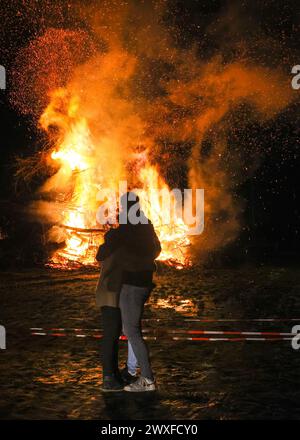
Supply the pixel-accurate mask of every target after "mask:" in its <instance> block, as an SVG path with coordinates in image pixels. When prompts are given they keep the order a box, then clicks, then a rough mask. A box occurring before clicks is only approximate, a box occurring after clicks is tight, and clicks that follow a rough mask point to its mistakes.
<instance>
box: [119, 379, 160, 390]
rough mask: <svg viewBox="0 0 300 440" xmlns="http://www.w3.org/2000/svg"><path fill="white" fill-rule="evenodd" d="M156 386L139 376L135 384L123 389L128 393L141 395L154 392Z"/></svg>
mask: <svg viewBox="0 0 300 440" xmlns="http://www.w3.org/2000/svg"><path fill="white" fill-rule="evenodd" d="M155 390H156V386H155V383H154V382H153V381H151V380H150V379H147V378H146V377H142V376H140V377H139V378H138V379H137V380H136V381H135V382H133V383H131V384H130V385H126V387H124V391H129V392H132V393H143V392H145V391H155Z"/></svg>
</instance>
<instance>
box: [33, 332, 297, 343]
mask: <svg viewBox="0 0 300 440" xmlns="http://www.w3.org/2000/svg"><path fill="white" fill-rule="evenodd" d="M266 333H267V332H266ZM205 334H224V333H222V332H219V333H217V332H206V333H205ZM226 334H234V335H236V334H239V335H241V336H242V335H245V336H242V337H233V338H232V337H231V338H222V337H219V338H213V337H187V336H170V337H169V338H168V339H171V340H173V341H210V342H217V341H228V342H238V341H239V342H241V341H268V342H269V341H290V340H292V339H293V337H286V336H283V335H293V334H292V333H279V332H277V333H276V336H275V335H274V336H273V335H272V336H271V337H270V335H269V337H257V336H260V335H261V332H257V333H255V332H227V333H226ZM249 334H251V335H252V336H256V335H257V336H256V337H248V336H247V335H249ZM166 335H167V333H166ZM278 335H280V336H278ZM31 336H52V337H67V336H75V337H77V338H87V337H92V338H95V339H101V338H102V337H103V335H102V334H99V333H94V334H92V335H87V334H81V333H75V334H73V335H72V334H70V333H69V334H68V333H55V332H51V331H50V332H46V331H44V332H41V331H39V332H37V331H32V332H31ZM293 336H294V335H293ZM144 339H146V340H151V341H156V340H158V339H160V338H159V337H157V336H144ZM162 339H163V338H162ZM120 340H121V341H127V338H126V336H123V335H122V336H120Z"/></svg>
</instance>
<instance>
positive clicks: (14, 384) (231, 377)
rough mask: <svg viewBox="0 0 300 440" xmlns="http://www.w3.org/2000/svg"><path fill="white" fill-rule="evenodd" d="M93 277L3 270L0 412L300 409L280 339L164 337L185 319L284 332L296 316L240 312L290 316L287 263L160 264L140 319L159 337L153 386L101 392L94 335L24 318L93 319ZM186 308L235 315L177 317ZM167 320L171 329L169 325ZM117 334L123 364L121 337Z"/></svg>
mask: <svg viewBox="0 0 300 440" xmlns="http://www.w3.org/2000/svg"><path fill="white" fill-rule="evenodd" d="M97 276H98V274H97V272H95V271H88V270H81V271H77V272H74V271H65V272H62V271H54V270H50V269H36V270H31V271H30V270H27V271H20V272H2V273H1V275H0V277H1V278H0V279H1V285H0V298H1V309H0V324H2V325H4V326H5V327H6V331H7V349H6V350H1V351H0V357H1V363H0V389H1V393H0V418H2V419H5V418H9V419H264V418H268V419H283V418H289V419H299V418H300V407H299V400H300V388H299V383H300V350H299V351H297V350H293V348H292V346H291V342H290V341H272V342H269V341H267V342H262V341H248V342H244V341H243V342H238V341H237V342H220V341H219V342H205V341H198V342H192V341H188V340H181V341H174V340H172V339H171V338H170V336H181V337H186V336H187V334H186V333H184V332H186V330H188V329H190V330H195V329H198V330H201V329H202V330H204V329H205V330H229V331H230V330H250V331H271V330H278V331H285V332H290V331H291V328H292V326H293V325H295V324H297V323H299V324H300V319H299V321H298V322H296V321H294V322H290V321H279V322H273V323H272V322H251V321H249V322H247V321H243V320H245V319H252V318H269V317H272V318H273V317H277V318H298V317H299V318H300V271H299V270H298V268H297V267H289V268H287V267H278V266H277V267H275V266H261V267H254V266H243V267H240V268H226V269H215V270H211V269H203V268H201V267H194V268H192V269H189V270H184V271H175V270H169V269H168V270H167V269H160V271H159V273H158V274H157V275H156V283H157V288H156V289H155V290H154V292H153V295H152V298H151V300H150V302H149V304H148V305H147V306H146V310H145V318H146V319H147V320H146V321H145V322H144V328H145V330H149V332H147V333H145V334H148V336H153V335H156V336H157V340H149V341H148V344H149V347H150V350H151V356H152V363H153V367H154V370H155V373H156V377H157V383H158V387H159V388H158V392H156V393H148V394H142V395H141V394H139V395H136V394H128V393H117V394H109V395H106V394H103V393H102V392H101V389H100V384H101V380H102V371H101V366H100V365H101V364H100V360H101V359H100V347H101V340H100V339H96V338H93V337H91V336H88V337H86V338H79V337H76V336H74V332H72V331H71V330H65V331H64V332H63V331H61V330H60V331H55V332H56V333H59V334H61V333H63V334H66V336H61V337H58V336H32V335H31V332H30V328H32V327H43V328H49V329H50V328H57V327H59V328H67V329H73V328H85V329H89V330H90V329H94V328H99V327H101V320H100V316H99V310H98V309H97V308H96V306H95V299H94V289H95V284H96V280H97ZM191 318H199V319H203V318H210V319H234V320H240V321H229V322H190V321H187V319H191ZM155 319H160V321H156V320H155ZM174 330H176V331H178V330H179V331H180V332H181V333H173V334H171V333H170V331H174ZM166 332H167V333H166ZM80 333H81V334H82V333H83V332H82V331H81V332H80ZM86 334H89V335H91V334H93V333H92V332H91V331H86ZM189 336H190V335H189ZM120 344H121V350H120V354H121V363H122V362H124V360H125V355H126V342H125V341H121V343H120Z"/></svg>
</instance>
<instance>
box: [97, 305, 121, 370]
mask: <svg viewBox="0 0 300 440" xmlns="http://www.w3.org/2000/svg"><path fill="white" fill-rule="evenodd" d="M101 312H102V326H103V339H102V365H103V376H111V375H112V374H116V373H117V372H118V371H119V370H118V354H119V337H120V335H121V330H122V321H121V311H120V309H119V308H118V307H109V306H104V307H101Z"/></svg>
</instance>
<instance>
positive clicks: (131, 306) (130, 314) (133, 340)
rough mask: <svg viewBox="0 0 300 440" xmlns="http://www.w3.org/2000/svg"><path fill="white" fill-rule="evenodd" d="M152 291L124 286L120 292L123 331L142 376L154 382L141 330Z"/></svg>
mask: <svg viewBox="0 0 300 440" xmlns="http://www.w3.org/2000/svg"><path fill="white" fill-rule="evenodd" d="M150 291H151V290H150V289H149V288H148V287H137V286H131V285H129V284H123V286H122V289H121V292H120V309H121V315H122V323H123V331H124V333H125V335H126V336H127V338H128V341H129V343H130V344H131V346H132V349H133V352H134V354H135V356H136V358H137V361H138V363H139V366H140V369H141V375H142V376H143V377H147V378H148V379H150V380H153V373H152V369H151V365H150V360H149V354H148V350H147V346H146V343H145V341H144V339H143V336H142V329H141V319H142V316H143V312H144V304H145V302H146V301H147V299H148V298H149V295H150Z"/></svg>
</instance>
